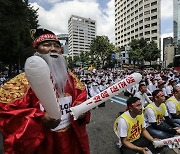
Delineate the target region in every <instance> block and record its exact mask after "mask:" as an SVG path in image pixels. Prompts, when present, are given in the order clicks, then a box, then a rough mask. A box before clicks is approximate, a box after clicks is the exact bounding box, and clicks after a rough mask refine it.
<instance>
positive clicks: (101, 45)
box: [90, 36, 115, 67]
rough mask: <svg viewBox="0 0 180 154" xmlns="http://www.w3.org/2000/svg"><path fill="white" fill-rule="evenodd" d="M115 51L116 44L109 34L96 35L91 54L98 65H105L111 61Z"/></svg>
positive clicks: (91, 46)
mask: <svg viewBox="0 0 180 154" xmlns="http://www.w3.org/2000/svg"><path fill="white" fill-rule="evenodd" d="M114 52H115V46H114V45H113V44H112V43H110V41H109V39H108V37H107V36H96V37H95V38H94V39H93V40H92V42H91V45H90V56H91V58H92V60H93V62H94V64H95V65H96V67H98V66H99V67H104V66H105V65H106V64H107V63H108V62H109V61H111V54H112V53H114Z"/></svg>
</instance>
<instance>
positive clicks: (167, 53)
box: [164, 44, 175, 67]
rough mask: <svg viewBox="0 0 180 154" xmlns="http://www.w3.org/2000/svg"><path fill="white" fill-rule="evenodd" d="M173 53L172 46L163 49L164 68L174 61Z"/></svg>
mask: <svg viewBox="0 0 180 154" xmlns="http://www.w3.org/2000/svg"><path fill="white" fill-rule="evenodd" d="M174 51H175V47H174V45H172V44H171V45H167V46H165V48H164V66H165V67H168V65H169V64H172V63H173V59H174Z"/></svg>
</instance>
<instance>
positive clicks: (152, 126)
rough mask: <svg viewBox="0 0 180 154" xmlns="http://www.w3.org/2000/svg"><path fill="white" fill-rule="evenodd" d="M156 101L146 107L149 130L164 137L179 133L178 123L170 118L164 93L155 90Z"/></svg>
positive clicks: (152, 134) (161, 137) (156, 135)
mask: <svg viewBox="0 0 180 154" xmlns="http://www.w3.org/2000/svg"><path fill="white" fill-rule="evenodd" d="M152 95H153V99H154V102H153V103H151V104H149V105H148V106H147V107H146V108H145V112H144V115H145V122H146V126H147V128H146V129H147V131H148V132H149V133H150V134H151V136H153V137H156V138H160V139H164V138H169V137H173V136H174V135H176V134H178V133H177V131H176V129H178V128H177V127H176V125H175V124H174V123H173V121H172V120H171V119H170V118H169V116H168V112H167V109H166V106H165V104H164V102H165V96H164V93H163V92H162V91H161V90H155V91H154V92H153V93H152Z"/></svg>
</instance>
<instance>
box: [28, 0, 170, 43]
mask: <svg viewBox="0 0 180 154" xmlns="http://www.w3.org/2000/svg"><path fill="white" fill-rule="evenodd" d="M161 1H162V2H161V35H162V38H163V37H167V36H173V20H172V18H173V0H161ZM29 2H30V3H31V5H32V6H34V8H35V9H37V8H39V10H38V14H39V24H40V25H41V27H43V28H47V29H49V30H52V31H53V32H55V33H56V34H64V33H68V19H69V17H70V16H71V15H72V14H73V15H78V16H81V17H85V18H91V19H93V20H96V22H97V35H106V36H108V37H109V39H110V41H111V42H113V43H114V42H115V32H114V0H29Z"/></svg>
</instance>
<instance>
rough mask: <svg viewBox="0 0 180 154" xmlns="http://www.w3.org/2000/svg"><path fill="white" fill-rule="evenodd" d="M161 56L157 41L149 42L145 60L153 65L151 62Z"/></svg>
mask: <svg viewBox="0 0 180 154" xmlns="http://www.w3.org/2000/svg"><path fill="white" fill-rule="evenodd" d="M160 56H161V51H160V50H159V49H158V47H157V44H156V42H154V41H151V42H149V43H148V44H147V46H146V52H144V60H145V61H148V62H149V63H150V65H151V62H152V61H156V60H157V59H158V58H160Z"/></svg>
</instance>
